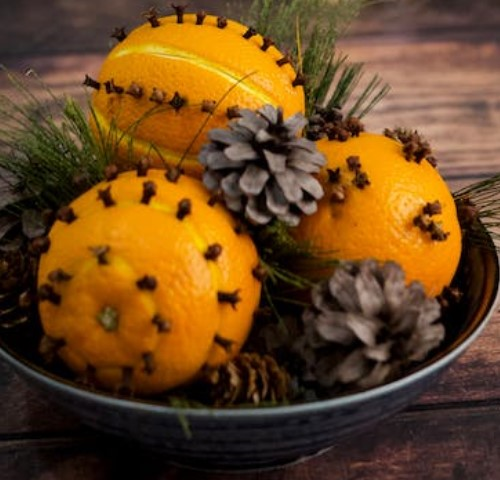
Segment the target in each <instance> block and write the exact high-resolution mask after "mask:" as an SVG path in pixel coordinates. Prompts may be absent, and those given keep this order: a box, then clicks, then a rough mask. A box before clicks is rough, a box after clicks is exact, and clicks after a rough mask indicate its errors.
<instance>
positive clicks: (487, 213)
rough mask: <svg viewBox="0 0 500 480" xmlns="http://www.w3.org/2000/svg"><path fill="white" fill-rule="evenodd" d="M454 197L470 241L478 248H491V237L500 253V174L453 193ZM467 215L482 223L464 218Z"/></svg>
mask: <svg viewBox="0 0 500 480" xmlns="http://www.w3.org/2000/svg"><path fill="white" fill-rule="evenodd" d="M453 197H454V199H455V203H456V204H457V206H458V213H459V219H460V220H461V223H462V224H465V231H466V234H467V237H468V239H469V240H470V241H472V242H473V243H474V244H476V245H478V246H483V247H486V248H491V246H492V245H491V241H490V238H489V237H491V240H492V241H493V246H494V248H496V250H497V251H499V252H500V174H496V175H493V176H491V177H490V178H487V179H485V180H481V181H479V182H476V183H473V184H472V185H468V186H467V187H464V188H462V189H460V190H458V191H456V192H453ZM464 206H465V208H464ZM467 207H470V208H467ZM464 212H465V213H464ZM467 214H469V215H470V214H472V215H473V216H475V218H472V220H479V221H480V222H477V221H471V218H463V217H464V216H465V215H467ZM467 216H468V215H467Z"/></svg>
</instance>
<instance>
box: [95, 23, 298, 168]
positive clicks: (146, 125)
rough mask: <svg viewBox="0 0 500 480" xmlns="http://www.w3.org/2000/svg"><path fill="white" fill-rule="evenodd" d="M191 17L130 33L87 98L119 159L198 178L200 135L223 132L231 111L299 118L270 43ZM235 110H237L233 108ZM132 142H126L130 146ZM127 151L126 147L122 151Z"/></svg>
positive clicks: (288, 76) (288, 69) (292, 87)
mask: <svg viewBox="0 0 500 480" xmlns="http://www.w3.org/2000/svg"><path fill="white" fill-rule="evenodd" d="M197 19H198V17H197V16H196V15H191V14H190V15H184V17H183V23H177V17H176V16H168V17H163V18H159V19H158V26H157V27H152V26H151V25H150V24H149V23H146V24H145V25H142V26H140V27H138V28H136V29H135V30H133V31H132V32H131V33H130V34H129V35H128V36H127V37H126V38H125V39H124V40H123V41H122V42H121V43H119V44H117V45H116V46H115V47H114V48H113V49H112V51H111V52H110V53H109V55H108V56H107V58H106V59H105V61H104V63H103V65H102V68H101V71H100V74H99V85H100V87H99V89H98V90H97V91H96V92H95V94H94V96H93V99H92V106H93V108H94V111H95V119H94V120H96V121H97V123H98V125H99V128H98V129H96V130H100V134H101V135H103V136H106V135H107V134H108V132H109V131H110V128H111V129H112V132H113V135H115V136H116V138H117V139H118V140H119V154H120V157H121V158H122V161H125V162H126V159H127V152H128V153H130V152H132V156H133V157H135V158H137V157H140V156H142V155H148V156H149V157H151V158H152V159H153V160H154V161H155V162H156V163H155V165H156V166H158V167H163V166H165V162H166V163H167V164H171V165H176V164H177V163H178V162H179V160H180V159H181V157H183V156H185V161H184V162H183V167H184V169H185V170H186V171H187V172H190V173H194V174H199V173H200V172H201V167H200V166H199V164H198V162H197V160H196V156H197V153H198V152H199V150H200V148H201V146H202V145H203V144H204V143H205V142H206V141H207V139H206V132H208V131H209V130H210V129H212V128H215V127H224V126H225V125H226V124H227V121H228V109H229V117H230V116H231V113H230V112H231V111H232V110H231V109H232V107H238V108H251V109H257V108H259V107H261V106H262V105H264V104H271V105H274V106H282V107H283V108H284V113H285V116H288V115H291V114H295V113H297V112H304V109H305V100H304V91H303V87H302V86H301V82H300V81H299V80H297V74H296V72H295V71H294V69H293V67H292V66H291V65H290V64H289V63H286V58H287V57H285V56H284V55H283V54H282V53H280V52H279V51H278V50H277V49H276V48H275V47H274V46H273V45H272V43H270V42H268V40H267V39H264V38H263V37H261V36H260V35H258V34H256V33H255V32H254V31H253V30H251V29H249V28H248V27H245V26H244V25H241V24H239V23H237V22H234V21H231V20H227V21H226V20H225V19H222V20H221V19H220V18H218V17H214V16H206V17H205V18H204V19H203V21H202V24H197V23H198V22H197ZM236 110H237V109H236ZM132 141H133V143H131V142H132ZM129 147H130V148H129Z"/></svg>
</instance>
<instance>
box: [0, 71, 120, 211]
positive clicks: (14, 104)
mask: <svg viewBox="0 0 500 480" xmlns="http://www.w3.org/2000/svg"><path fill="white" fill-rule="evenodd" d="M3 74H4V75H6V76H7V77H8V79H9V80H10V82H11V84H12V85H13V86H14V87H15V93H16V95H15V96H14V95H13V96H7V95H0V122H1V124H2V128H1V129H0V179H1V181H2V182H5V183H6V184H7V185H8V186H9V187H10V196H8V198H7V199H6V202H7V204H6V202H3V204H2V207H3V208H6V209H8V210H9V211H11V212H14V213H15V212H19V211H22V210H24V209H25V208H26V206H27V205H29V207H30V208H37V209H40V210H43V209H53V208H57V207H58V206H61V205H62V204H65V203H69V202H70V201H71V200H73V199H74V198H75V197H76V196H77V195H78V193H81V192H82V191H84V190H86V189H87V188H89V187H90V186H92V185H94V184H95V183H97V182H98V181H99V180H100V179H101V178H102V177H103V172H104V168H105V166H106V165H107V164H108V163H109V162H110V161H111V158H112V157H113V154H114V152H113V146H114V144H115V142H114V140H113V133H110V134H109V135H108V136H107V137H106V138H98V137H96V136H95V135H94V134H93V133H92V130H91V127H90V124H89V121H88V114H87V113H86V112H85V111H84V109H83V108H82V107H81V106H80V105H79V104H78V102H77V101H75V100H74V99H73V98H71V97H67V96H66V97H61V98H60V97H56V96H54V95H53V93H52V92H51V90H50V89H49V88H48V87H46V86H45V85H44V84H43V82H42V81H41V80H40V79H39V78H38V77H36V78H35V79H34V81H35V82H36V83H37V87H40V86H41V87H42V88H41V91H42V93H41V94H35V93H33V91H34V88H32V87H33V86H32V84H31V83H30V82H29V80H28V79H25V78H22V77H21V76H19V75H15V74H12V73H10V72H8V71H6V70H5V69H4V70H3ZM32 75H33V74H32Z"/></svg>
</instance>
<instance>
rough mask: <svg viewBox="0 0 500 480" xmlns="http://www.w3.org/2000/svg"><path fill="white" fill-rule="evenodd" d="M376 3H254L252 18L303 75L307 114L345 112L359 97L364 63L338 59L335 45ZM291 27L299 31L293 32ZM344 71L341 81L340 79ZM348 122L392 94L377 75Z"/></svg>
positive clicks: (332, 0) (299, 0) (356, 0)
mask: <svg viewBox="0 0 500 480" xmlns="http://www.w3.org/2000/svg"><path fill="white" fill-rule="evenodd" d="M372 3H374V2H373V1H372V0H293V1H286V0H253V2H252V5H251V8H250V10H249V12H250V13H249V16H248V18H245V19H244V21H247V22H249V23H250V24H253V25H254V26H255V27H256V29H257V31H259V32H260V33H261V34H262V35H265V36H270V37H272V38H273V40H274V41H275V43H276V44H277V45H278V47H279V48H281V49H283V50H285V51H287V52H288V53H289V55H290V56H291V57H292V59H293V60H294V62H295V64H296V65H297V67H298V70H299V71H300V72H301V73H303V74H304V75H305V78H306V86H305V94H306V114H307V115H308V116H309V115H311V114H312V113H313V112H314V109H315V107H317V106H321V107H323V108H325V107H327V105H328V107H327V108H331V107H336V108H342V107H344V105H346V104H347V103H348V102H349V100H350V99H351V98H353V97H354V96H355V94H356V92H357V87H358V85H359V82H360V80H361V78H362V75H363V68H364V65H363V64H362V63H354V64H348V63H347V56H343V55H336V54H335V45H336V42H337V39H338V38H339V37H340V36H341V35H342V34H343V33H344V32H345V30H346V29H347V27H348V26H349V25H350V24H351V22H352V21H353V20H354V19H355V18H356V17H357V16H358V15H359V13H360V12H361V10H362V9H363V8H365V7H366V6H368V5H370V4H372ZM290 25H296V28H295V31H293V30H292V29H291V28H290ZM339 71H342V73H341V75H340V76H339V78H338V79H337V78H336V77H337V73H338V72H339ZM360 90H361V91H360V92H359V93H358V94H357V100H355V101H354V103H353V105H352V106H351V107H350V108H349V110H348V113H347V116H357V117H358V118H362V117H363V116H365V115H366V114H368V113H369V112H370V111H371V110H372V109H373V108H374V107H375V106H376V105H377V104H378V102H379V101H380V100H382V98H384V97H385V95H386V94H387V93H388V92H389V86H388V85H387V84H385V83H383V82H382V80H381V78H380V77H379V76H378V75H375V76H374V77H372V79H371V80H370V81H369V82H368V84H367V85H366V86H365V87H364V88H363V89H360Z"/></svg>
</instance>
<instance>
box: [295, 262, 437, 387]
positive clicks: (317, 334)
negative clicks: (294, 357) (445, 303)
mask: <svg viewBox="0 0 500 480" xmlns="http://www.w3.org/2000/svg"><path fill="white" fill-rule="evenodd" d="M312 303H313V307H311V308H309V309H307V310H306V311H305V312H304V314H303V321H304V334H303V336H302V337H301V338H300V339H299V340H298V342H297V344H296V346H295V348H296V350H297V352H298V353H299V355H300V356H301V357H302V358H303V359H304V361H305V364H306V373H305V378H304V379H305V380H306V381H313V382H318V383H319V385H321V386H322V387H326V388H330V387H334V388H339V387H340V388H345V387H349V388H351V387H352V388H358V389H359V388H361V389H364V388H369V387H373V386H376V385H381V384H383V383H386V382H387V381H389V380H391V379H394V378H396V377H398V376H399V375H401V373H402V372H403V370H404V368H405V367H408V365H410V364H412V363H413V362H418V361H422V360H424V359H425V358H426V356H427V355H428V353H429V352H430V351H431V350H433V349H434V348H436V347H437V346H438V345H439V344H440V343H441V341H442V340H443V338H444V334H445V330H444V326H443V325H442V324H441V323H439V318H440V315H441V308H440V304H439V302H438V301H437V300H436V299H435V298H428V297H426V295H425V292H424V289H423V287H422V285H421V284H420V283H419V282H412V283H411V284H410V285H408V286H407V285H405V275H404V272H403V270H402V269H401V268H400V266H399V265H398V264H396V263H394V262H387V263H385V264H382V265H380V264H378V263H377V262H376V261H374V260H364V261H362V262H344V263H342V264H341V265H340V266H339V267H338V268H336V270H335V272H334V273H333V275H332V276H331V277H330V279H329V280H327V281H325V282H322V283H320V284H318V285H317V286H316V287H315V288H314V289H313V291H312Z"/></svg>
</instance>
